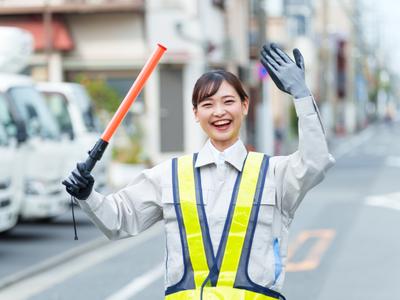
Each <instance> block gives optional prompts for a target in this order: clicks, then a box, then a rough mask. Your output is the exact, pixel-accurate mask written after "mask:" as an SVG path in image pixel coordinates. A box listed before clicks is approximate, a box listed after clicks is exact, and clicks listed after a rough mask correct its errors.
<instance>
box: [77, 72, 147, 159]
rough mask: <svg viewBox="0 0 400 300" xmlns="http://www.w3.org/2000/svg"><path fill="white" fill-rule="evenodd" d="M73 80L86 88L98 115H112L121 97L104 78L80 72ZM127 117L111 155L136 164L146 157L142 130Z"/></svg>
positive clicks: (135, 120) (136, 122) (138, 123)
mask: <svg viewBox="0 0 400 300" xmlns="http://www.w3.org/2000/svg"><path fill="white" fill-rule="evenodd" d="M75 81H77V82H78V83H80V84H82V85H83V86H84V87H85V88H86V89H87V91H88V93H89V95H90V97H91V98H92V100H93V103H94V106H95V110H96V112H97V114H98V115H100V116H101V115H104V112H106V115H107V118H110V117H111V116H112V115H114V113H115V112H116V111H117V109H118V107H119V105H120V103H121V101H122V99H121V97H120V96H119V95H118V93H117V92H116V91H115V90H114V89H113V88H112V87H110V86H109V85H108V84H107V82H106V81H105V80H104V79H101V78H97V79H91V78H89V77H87V76H86V75H84V74H80V75H78V76H77V77H76V78H75ZM127 117H128V116H127ZM128 119H130V118H126V119H125V120H124V122H123V123H122V124H121V126H120V128H118V135H119V140H120V141H121V140H122V142H116V143H115V144H114V146H113V148H112V157H113V159H114V160H116V161H118V162H121V163H128V164H136V163H143V162H146V158H145V157H144V156H143V149H142V138H143V130H142V128H141V126H140V122H139V121H138V120H137V119H136V118H131V119H130V120H129V121H128ZM103 121H105V120H103ZM108 121H109V119H108V120H107V121H105V123H108ZM114 139H116V141H118V138H117V137H114Z"/></svg>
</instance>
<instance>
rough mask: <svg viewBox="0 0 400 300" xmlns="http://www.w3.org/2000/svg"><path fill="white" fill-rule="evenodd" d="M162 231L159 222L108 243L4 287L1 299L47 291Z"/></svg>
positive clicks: (17, 298)
mask: <svg viewBox="0 0 400 300" xmlns="http://www.w3.org/2000/svg"><path fill="white" fill-rule="evenodd" d="M160 232H161V226H160V223H159V224H157V225H156V226H153V227H152V228H150V229H149V230H147V231H146V232H145V233H142V234H141V235H139V236H137V237H133V238H129V239H125V240H121V241H117V242H110V243H109V244H108V245H106V246H103V247H101V248H100V249H97V250H95V251H91V252H89V253H86V254H83V255H80V256H78V257H76V258H74V259H71V260H70V261H67V262H66V263H64V264H61V265H59V266H57V267H55V268H53V269H50V270H48V271H46V272H43V273H40V274H38V275H36V276H33V277H31V278H28V279H25V280H22V281H20V282H18V283H16V284H13V285H11V286H9V287H7V288H5V289H2V290H1V291H0V299H13V300H25V299H29V298H30V297H32V296H34V295H36V294H38V293H40V292H42V291H45V290H47V289H49V288H50V287H52V286H54V285H56V284H59V283H61V282H63V281H65V280H66V279H68V278H70V277H73V276H75V275H78V274H80V273H81V272H82V271H84V270H86V269H88V268H90V267H92V266H94V265H96V264H99V263H101V262H103V261H105V260H107V259H110V258H112V257H114V256H117V255H118V254H120V253H123V252H125V251H127V250H128V249H130V248H133V247H137V246H138V245H140V244H143V243H145V242H146V241H148V240H150V239H151V238H153V237H154V236H156V235H158V234H160Z"/></svg>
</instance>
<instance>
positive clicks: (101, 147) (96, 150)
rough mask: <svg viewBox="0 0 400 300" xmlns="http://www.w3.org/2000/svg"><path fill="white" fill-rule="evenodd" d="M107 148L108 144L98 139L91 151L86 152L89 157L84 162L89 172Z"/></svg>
mask: <svg viewBox="0 0 400 300" xmlns="http://www.w3.org/2000/svg"><path fill="white" fill-rule="evenodd" d="M107 146H108V143H107V142H106V141H104V140H102V139H101V138H100V139H98V141H97V142H96V144H95V145H94V147H93V148H92V150H90V151H89V152H88V154H89V155H88V157H87V159H86V161H85V164H86V168H87V170H88V171H89V172H91V171H92V170H93V168H94V166H95V165H96V163H97V161H99V160H100V159H101V157H102V156H103V154H104V151H106V148H107Z"/></svg>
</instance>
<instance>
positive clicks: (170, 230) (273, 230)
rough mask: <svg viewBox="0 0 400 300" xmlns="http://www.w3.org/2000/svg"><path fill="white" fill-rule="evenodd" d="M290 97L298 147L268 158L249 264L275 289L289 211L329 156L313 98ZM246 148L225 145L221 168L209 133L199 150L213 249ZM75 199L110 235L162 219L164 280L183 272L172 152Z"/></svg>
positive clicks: (281, 267)
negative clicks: (110, 189)
mask: <svg viewBox="0 0 400 300" xmlns="http://www.w3.org/2000/svg"><path fill="white" fill-rule="evenodd" d="M294 103H295V108H296V112H297V116H298V119H299V146H298V151H296V152H294V153H293V154H291V155H288V156H274V157H271V158H270V162H269V169H268V172H267V176H266V181H265V185H264V191H263V194H262V199H261V208H260V210H259V214H258V221H257V226H256V229H255V233H254V240H253V243H252V249H251V253H250V258H249V265H248V272H249V276H250V279H251V280H252V281H253V282H255V283H257V284H258V285H262V286H265V287H268V288H270V289H273V290H276V291H278V292H279V291H280V290H281V288H282V284H283V280H284V275H285V264H286V257H287V248H288V229H289V225H290V223H291V221H292V219H293V216H294V213H295V211H296V209H297V207H298V206H299V204H300V202H301V201H302V199H303V198H304V196H305V194H306V192H307V191H308V190H310V189H311V188H312V187H314V186H315V185H316V184H318V183H319V182H321V180H322V179H323V178H324V175H325V172H326V171H327V170H328V169H329V168H330V167H331V166H332V165H333V164H334V159H333V157H332V156H331V155H330V154H329V152H328V148H327V143H326V139H325V134H324V129H323V126H322V124H321V121H320V116H319V113H318V110H317V108H316V105H315V103H314V99H313V98H312V97H311V96H310V97H305V98H301V99H295V101H294ZM246 155H247V151H246V148H245V146H244V145H243V143H242V141H241V140H238V142H236V143H235V144H234V145H232V146H231V147H230V148H229V149H227V150H225V151H224V154H223V158H224V160H225V163H224V162H223V161H222V163H223V164H224V166H223V167H222V168H221V161H220V159H219V158H218V157H217V156H216V155H215V148H214V149H213V146H212V144H211V142H210V141H207V143H206V144H205V145H204V147H203V148H202V149H201V150H200V151H199V154H198V158H197V161H196V164H195V167H196V168H200V174H201V182H202V188H203V193H202V194H203V201H204V205H205V213H206V217H207V221H208V225H209V229H210V235H211V242H212V245H213V249H214V252H216V251H217V248H218V244H219V241H220V239H221V235H222V232H223V226H224V223H225V218H226V216H227V211H228V208H229V204H230V200H231V196H232V190H233V187H234V183H235V179H236V177H237V174H238V172H240V171H242V167H243V163H244V161H245V158H246ZM217 163H219V166H218V168H217ZM79 204H80V206H81V207H82V209H83V210H84V211H85V212H86V213H87V214H88V216H89V217H90V218H91V219H92V221H93V222H94V223H95V224H96V226H97V227H98V228H99V229H100V230H101V231H102V232H103V233H104V234H105V235H106V236H107V237H108V238H110V239H120V238H124V237H127V236H133V235H137V234H138V233H140V232H142V231H144V230H145V229H146V228H148V227H150V226H151V225H153V224H154V223H156V222H157V221H159V220H162V219H163V220H164V224H165V233H166V243H167V247H166V249H167V252H168V253H167V254H166V255H165V258H166V260H167V261H166V274H165V287H168V286H171V285H173V284H176V283H177V282H178V281H179V280H180V279H181V277H182V274H183V266H184V265H183V259H182V249H181V242H180V236H179V228H178V223H177V221H176V212H175V209H174V199H173V191H172V167H171V160H168V161H166V162H163V163H161V164H159V165H156V166H155V167H153V168H151V169H147V170H144V171H142V172H141V174H140V175H139V176H138V177H136V178H135V179H133V181H132V182H131V183H130V184H128V186H126V187H125V188H123V189H121V190H120V191H118V192H116V193H114V194H111V195H108V196H103V195H101V194H100V193H98V192H96V191H93V192H92V193H91V195H90V196H89V198H88V199H87V200H83V201H79Z"/></svg>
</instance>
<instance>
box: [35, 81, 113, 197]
mask: <svg viewBox="0 0 400 300" xmlns="http://www.w3.org/2000/svg"><path fill="white" fill-rule="evenodd" d="M37 88H38V90H39V91H40V92H41V93H42V94H43V95H44V97H45V98H46V101H47V105H48V107H49V108H50V110H51V111H52V113H53V115H54V116H55V118H56V120H57V122H58V125H59V127H60V129H61V133H62V134H63V135H64V136H68V137H69V138H70V140H71V143H72V148H70V149H71V150H70V151H69V155H68V157H66V160H68V162H67V164H66V166H67V169H66V174H68V173H69V172H70V171H71V170H72V169H73V168H74V167H75V166H76V163H77V162H78V161H84V160H85V159H86V158H87V151H89V150H90V149H92V147H93V146H94V144H95V143H96V142H97V140H98V139H99V137H100V135H101V132H100V128H99V122H98V120H97V118H96V117H95V115H94V112H93V105H92V101H91V99H90V96H89V95H88V93H87V91H86V89H85V88H84V87H83V86H82V85H80V84H78V83H71V82H40V83H38V84H37ZM110 146H111V145H109V147H108V148H109V149H108V151H106V152H105V153H104V155H103V157H102V159H101V160H100V161H99V162H98V163H97V164H96V167H95V168H94V169H93V175H94V177H95V179H96V181H95V188H96V189H98V190H101V189H104V188H106V186H107V181H108V180H107V179H108V175H107V174H108V170H109V165H110V161H111V152H112V151H111V149H110V148H111V147H110Z"/></svg>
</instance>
